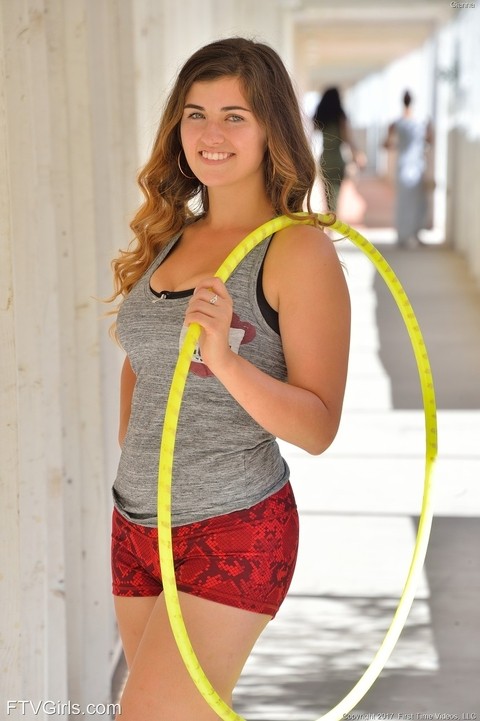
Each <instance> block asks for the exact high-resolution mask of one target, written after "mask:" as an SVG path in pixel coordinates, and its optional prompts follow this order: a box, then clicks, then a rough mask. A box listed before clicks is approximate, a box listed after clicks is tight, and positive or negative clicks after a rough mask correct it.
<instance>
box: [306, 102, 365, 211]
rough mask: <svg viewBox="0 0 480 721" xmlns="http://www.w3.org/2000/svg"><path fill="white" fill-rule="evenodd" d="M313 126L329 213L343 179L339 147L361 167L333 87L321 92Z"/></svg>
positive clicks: (336, 200)
mask: <svg viewBox="0 0 480 721" xmlns="http://www.w3.org/2000/svg"><path fill="white" fill-rule="evenodd" d="M313 124H314V126H315V128H316V129H317V130H320V131H321V133H322V137H323V150H322V155H321V157H320V169H321V172H322V175H323V177H324V180H325V194H326V196H327V203H328V207H329V208H330V210H334V211H335V210H336V209H337V204H338V196H339V194H340V187H341V185H342V182H343V179H344V177H345V167H346V163H345V160H344V158H343V155H342V145H347V146H348V147H349V148H350V151H351V153H352V159H353V161H354V162H355V163H357V165H358V166H359V167H363V166H364V165H365V160H366V158H365V155H364V154H363V153H360V152H359V151H358V150H357V148H356V147H355V143H354V142H353V138H352V131H351V128H350V124H349V122H348V119H347V116H346V114H345V111H344V109H343V107H342V101H341V99H340V93H339V92H338V89H337V88H328V90H325V92H324V94H323V95H322V98H321V100H320V102H319V104H318V106H317V109H316V111H315V115H314V116H313Z"/></svg>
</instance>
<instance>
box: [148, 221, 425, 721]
mask: <svg viewBox="0 0 480 721" xmlns="http://www.w3.org/2000/svg"><path fill="white" fill-rule="evenodd" d="M317 218H318V221H319V222H320V223H321V224H328V223H329V220H330V218H329V216H327V215H318V216H317ZM313 223H314V221H313V219H312V218H311V216H309V215H307V214H306V213H297V214H296V218H295V219H293V218H290V217H287V216H281V217H278V218H275V219H274V220H271V221H269V222H268V223H265V224H264V225H262V226H260V227H259V228H257V229H256V230H254V231H253V232H252V233H250V234H249V235H248V236H247V237H246V238H244V239H243V240H242V241H241V243H239V245H238V246H237V247H236V248H235V249H234V250H233V251H232V252H231V253H230V255H229V256H228V258H227V259H226V260H225V262H224V263H223V264H222V265H221V266H220V268H219V269H218V271H217V272H216V274H215V275H216V276H217V277H218V278H220V279H221V280H222V281H223V282H225V281H226V280H227V278H228V277H229V276H230V274H231V273H232V272H233V270H234V269H235V268H236V267H237V265H238V264H239V263H240V262H241V261H242V260H243V258H245V256H246V255H247V254H248V253H249V252H250V251H251V250H252V249H253V248H254V247H255V246H256V245H258V244H259V243H261V242H262V241H263V240H265V238H267V237H269V236H270V235H272V234H273V233H276V232H277V231H279V230H281V229H282V228H286V227H287V226H289V225H295V224H297V225H298V224H309V225H312V224H313ZM330 227H331V228H332V229H333V230H335V231H337V232H338V233H340V234H341V235H342V236H345V237H347V238H349V239H350V240H351V241H352V243H354V245H356V246H357V247H358V248H360V250H362V251H363V252H364V253H365V254H366V255H367V257H368V258H369V259H370V260H371V261H372V263H373V264H374V266H375V268H376V270H377V271H378V272H379V273H380V275H381V276H382V278H383V280H384V281H385V283H386V284H387V286H388V288H389V290H390V292H391V294H392V296H393V298H394V300H395V302H396V304H397V306H398V308H399V310H400V313H401V315H402V317H403V320H404V323H405V326H406V328H407V331H408V334H409V336H410V341H411V344H412V348H413V351H414V354H415V359H416V362H417V369H418V373H419V377H420V385H421V390H422V397H423V409H424V417H425V440H426V449H425V473H424V488H423V500H422V508H421V513H420V522H419V526H418V531H417V538H416V543H415V548H414V551H413V555H412V560H411V563H410V568H409V571H408V574H407V578H406V581H405V585H404V587H403V591H402V595H401V597H400V600H399V603H398V606H397V610H396V612H395V614H394V616H393V619H392V621H391V624H390V627H389V628H388V630H387V632H386V635H385V637H384V639H383V641H382V643H381V645H380V647H379V649H378V651H377V653H376V654H375V656H374V658H373V660H372V661H371V663H370V665H369V666H368V668H367V669H366V671H365V672H364V673H363V675H362V676H361V677H360V679H359V681H358V682H357V683H356V684H355V686H354V687H353V688H352V689H351V691H350V692H349V693H348V694H347V695H346V696H345V698H344V699H343V700H342V701H340V702H339V703H338V704H337V705H336V706H335V707H334V708H332V709H331V710H330V711H328V712H327V713H326V714H324V715H323V716H321V717H320V718H319V719H317V721H320V720H322V721H340V719H342V718H343V717H344V715H345V714H347V713H348V712H349V711H351V710H352V709H353V708H354V707H355V706H356V705H357V704H358V702H359V701H360V700H361V699H362V698H363V696H364V695H365V694H366V693H367V691H368V690H369V689H370V688H371V686H372V685H373V683H374V682H375V680H376V679H377V678H378V676H379V675H380V673H381V671H382V669H383V667H384V666H385V664H386V662H387V661H388V658H389V657H390V654H391V653H392V651H393V649H394V647H395V644H396V642H397V640H398V638H399V636H400V634H401V632H402V629H403V627H404V625H405V622H406V620H407V617H408V614H409V611H410V608H411V606H412V603H413V599H414V596H415V590H416V586H417V583H418V580H419V577H420V574H421V572H422V567H423V562H424V560H425V554H426V552H427V546H428V540H429V536H430V529H431V525H432V504H431V487H432V469H433V464H434V461H435V458H436V455H437V417H436V415H437V414H436V405H435V392H434V387H433V380H432V374H431V370H430V364H429V360H428V355H427V350H426V347H425V343H424V340H423V337H422V333H421V331H420V328H419V326H418V322H417V320H416V318H415V314H414V312H413V309H412V306H411V304H410V301H409V300H408V298H407V295H406V293H405V291H404V290H403V288H402V286H401V284H400V282H399V280H398V278H397V277H396V276H395V274H394V272H393V270H392V269H391V267H390V266H389V265H388V263H387V261H386V260H385V258H383V256H382V255H381V254H380V253H379V251H378V250H377V249H376V248H375V247H374V246H373V245H372V244H371V243H370V242H369V241H368V240H367V239H366V238H364V237H363V236H362V235H360V233H358V232H357V231H356V230H354V229H353V228H351V227H350V226H349V225H347V224H346V223H342V222H341V221H340V220H337V221H336V222H335V223H334V224H333V225H331V226H330ZM200 332H201V329H200V326H199V325H198V324H196V323H194V324H192V325H191V326H190V327H189V328H188V331H187V333H186V336H185V339H184V342H183V345H182V348H181V349H180V353H179V356H178V361H177V365H176V368H175V371H174V374H173V378H172V383H171V387H170V393H169V397H168V401H167V407H166V411H165V419H164V426H163V433H162V440H161V445H160V459H159V465H158V501H157V512H158V545H159V553H160V565H161V569H162V581H163V587H164V594H165V602H166V606H167V612H168V617H169V620H170V624H171V627H172V631H173V634H174V637H175V641H176V643H177V646H178V649H179V651H180V654H181V656H182V659H183V662H184V664H185V666H186V668H187V670H188V672H189V674H190V676H191V677H192V680H193V681H194V683H195V685H196V687H197V688H198V690H199V691H200V693H201V694H202V696H203V697H204V699H205V701H206V702H207V703H208V704H209V705H210V707H211V708H212V709H213V710H214V711H215V712H216V713H217V714H218V716H219V717H220V718H221V719H223V721H244V719H243V718H242V717H241V716H239V715H238V714H237V713H235V711H234V710H233V709H232V708H230V706H229V705H228V704H226V703H225V701H223V699H221V698H220V696H219V695H218V693H217V692H216V691H215V689H214V688H213V687H212V685H211V684H210V682H209V680H208V678H207V677H206V675H205V673H204V671H203V669H202V667H201V666H200V663H199V661H198V659H197V657H196V655H195V651H194V650H193V647H192V645H191V642H190V639H189V636H188V633H187V629H186V627H185V623H184V620H183V616H182V612H181V609H180V603H179V598H178V591H177V585H176V580H175V570H174V563H173V551H172V529H171V487H172V468H173V456H174V448H175V436H176V431H177V426H178V419H179V414H180V407H181V403H182V398H183V392H184V388H185V384H186V380H187V376H188V371H189V367H190V361H191V358H192V353H193V351H194V348H195V345H196V343H197V341H198V338H199V335H200Z"/></svg>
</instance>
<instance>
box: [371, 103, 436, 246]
mask: <svg viewBox="0 0 480 721" xmlns="http://www.w3.org/2000/svg"><path fill="white" fill-rule="evenodd" d="M412 101H413V98H412V95H411V93H410V91H408V90H406V91H405V92H404V94H403V97H402V104H403V113H402V116H401V117H400V118H399V119H398V120H397V121H396V122H394V123H392V124H391V125H390V126H389V128H388V134H387V137H386V139H385V142H384V144H383V145H384V147H385V148H387V149H391V148H395V149H396V150H397V168H396V193H397V195H396V203H395V228H396V231H397V242H398V245H399V246H400V247H401V248H405V247H406V246H407V245H408V243H409V242H413V243H414V245H417V246H418V245H422V241H421V240H420V238H419V237H418V234H419V232H420V231H421V230H422V228H424V227H425V226H426V224H427V210H428V191H429V188H428V187H427V183H426V181H425V173H426V170H427V161H428V157H427V154H428V150H429V149H430V147H431V145H432V144H433V128H432V125H431V123H430V122H429V121H428V122H421V121H419V120H417V119H416V118H415V116H414V115H413V112H412Z"/></svg>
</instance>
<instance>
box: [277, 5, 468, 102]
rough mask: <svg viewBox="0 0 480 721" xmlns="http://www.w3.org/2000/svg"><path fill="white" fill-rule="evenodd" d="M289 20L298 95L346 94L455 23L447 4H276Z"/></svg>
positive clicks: (452, 13)
mask: <svg viewBox="0 0 480 721" xmlns="http://www.w3.org/2000/svg"><path fill="white" fill-rule="evenodd" d="M280 2H281V4H282V5H284V7H288V8H289V10H290V12H291V17H292V20H293V26H294V31H293V55H294V63H295V75H296V77H297V78H298V80H299V82H300V85H301V87H302V89H303V91H308V90H321V89H322V88H324V87H325V86H326V85H338V86H339V87H342V88H347V87H348V86H349V85H352V84H354V83H355V82H358V80H360V79H362V78H363V77H366V76H367V75H369V74H371V73H372V72H376V71H378V70H380V69H381V68H382V67H384V66H385V65H387V64H388V63H390V62H392V61H393V60H395V59H396V58H399V57H401V56H403V55H406V54H407V53H409V52H411V51H412V50H414V49H415V48H418V47H420V46H421V45H422V44H423V43H424V42H425V40H426V39H427V38H428V37H429V36H431V35H432V34H433V33H434V32H435V31H436V30H438V28H439V27H440V26H441V25H442V24H444V23H445V22H447V21H448V20H450V19H452V17H454V14H455V12H457V11H456V10H454V9H452V8H451V6H450V2H449V0H404V1H403V2H396V1H394V0H376V1H375V0H331V1H330V2H325V1H324V0H280Z"/></svg>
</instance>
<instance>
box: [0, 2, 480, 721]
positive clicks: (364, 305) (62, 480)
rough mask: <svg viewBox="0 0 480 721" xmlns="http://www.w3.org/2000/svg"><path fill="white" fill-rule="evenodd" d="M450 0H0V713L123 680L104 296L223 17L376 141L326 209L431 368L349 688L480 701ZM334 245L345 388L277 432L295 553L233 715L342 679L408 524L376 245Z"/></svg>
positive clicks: (399, 348)
mask: <svg viewBox="0 0 480 721" xmlns="http://www.w3.org/2000/svg"><path fill="white" fill-rule="evenodd" d="M454 5H455V6H458V5H466V4H462V3H449V2H444V0H426V1H425V2H424V3H422V4H419V3H418V2H416V1H415V0H405V2H402V3H396V2H392V3H378V2H375V0H338V2H336V3H335V7H333V6H332V7H330V6H327V4H324V3H318V2H317V1H316V0H264V1H263V2H260V3H259V2H258V0H242V1H241V2H239V1H238V0H202V1H201V2H199V1H198V0H182V2H178V0H102V2H97V0H75V2H67V1H66V0H65V1H64V0H0V84H1V92H0V156H1V157H2V159H3V162H2V163H0V251H1V258H2V261H1V263H0V337H1V339H2V352H1V355H0V376H1V378H2V383H1V388H0V391H1V395H0V455H1V468H0V472H1V478H0V509H1V510H0V513H1V519H0V520H1V522H0V554H1V563H0V597H1V599H2V616H1V619H0V653H1V660H2V663H1V664H0V689H1V691H0V708H1V709H2V711H1V712H0V716H2V717H3V716H5V715H6V711H5V709H6V702H7V701H8V700H14V699H24V700H30V702H31V704H33V706H30V707H28V708H27V713H22V711H21V706H19V707H18V708H17V709H15V710H14V711H11V712H10V713H9V714H8V715H9V717H10V718H14V717H15V714H16V716H17V717H20V716H21V717H22V718H27V719H32V720H33V719H44V720H46V719H47V718H49V717H50V716H51V713H49V710H48V707H45V706H42V705H41V704H42V702H45V701H46V700H55V701H56V702H59V703H61V704H64V706H63V707H62V708H64V709H65V708H68V703H71V704H73V703H76V704H79V706H80V708H82V709H85V708H86V707H87V704H106V703H108V702H110V700H111V698H112V687H113V696H114V697H115V696H116V694H117V692H118V687H119V684H120V683H121V678H122V675H123V667H122V658H121V649H120V643H119V639H118V633H117V629H116V625H115V620H114V614H113V608H112V602H111V595H110V581H109V522H110V514H111V497H110V486H111V483H112V480H113V477H114V474H115V470H116V464H117V462H118V447H117V442H116V426H117V418H118V371H119V367H120V363H121V361H122V356H121V354H120V353H119V351H118V349H117V348H116V347H115V346H114V345H113V344H112V343H111V341H110V340H109V338H108V333H107V327H108V322H107V321H106V320H104V319H102V318H101V316H102V313H103V310H104V307H103V306H101V305H100V304H99V303H98V302H97V300H95V299H96V298H102V297H105V296H107V295H108V294H109V293H110V291H111V274H110V268H109V263H110V259H111V258H112V257H113V256H114V255H116V253H117V249H118V248H119V247H125V246H126V245H127V243H128V241H129V239H130V231H129V227H128V220H129V218H130V217H131V215H132V212H133V209H134V208H135V207H136V206H137V204H138V195H137V188H136V186H135V180H134V179H135V175H136V171H137V169H138V167H139V166H140V165H141V164H142V163H143V161H144V159H145V157H146V154H147V152H148V149H149V147H150V144H151V141H152V137H153V134H154V131H155V126H156V123H157V120H158V116H159V113H160V109H161V104H162V100H163V98H164V97H165V92H166V90H167V88H168V86H169V83H170V81H171V78H172V77H173V75H174V74H175V72H176V69H177V67H178V66H179V65H180V63H181V62H182V61H183V60H184V59H185V57H186V56H188V55H189V54H190V52H192V51H193V50H194V49H196V48H197V47H198V46H199V45H202V44H204V43H206V42H208V41H210V40H212V39H214V38H216V37H219V36H227V35H232V34H243V35H249V36H255V37H257V38H260V37H261V38H262V39H264V40H265V41H267V42H269V43H270V44H272V45H273V46H274V47H275V48H276V49H277V50H278V51H279V53H280V54H281V55H282V57H283V58H284V59H285V62H286V63H287V65H288V67H289V68H290V69H291V71H292V75H293V76H294V77H295V80H296V83H297V87H298V92H299V95H300V96H301V98H302V99H306V98H307V96H308V95H309V93H314V92H316V91H318V90H319V88H320V85H322V84H325V83H326V82H327V81H328V82H336V83H338V84H339V85H341V86H342V88H343V90H344V93H345V97H346V100H347V102H348V108H347V109H348V112H349V115H350V117H351V119H352V124H353V126H354V131H355V133H356V136H357V138H358V140H359V144H360V145H361V146H362V147H364V149H365V151H366V153H367V156H368V158H369V165H368V168H367V171H366V172H365V175H361V176H356V177H355V178H353V179H352V180H351V181H350V182H349V183H347V184H346V186H345V189H344V195H343V198H342V199H341V205H340V208H339V216H340V217H341V218H342V219H343V220H345V221H347V222H349V223H351V224H352V225H353V226H354V227H358V228H359V229H361V230H362V229H363V230H364V232H365V235H367V237H368V238H369V239H370V240H372V241H373V242H375V243H378V247H379V248H380V249H381V251H382V252H384V254H385V256H386V257H387V259H388V260H389V261H390V262H391V264H392V266H393V267H394V269H395V271H396V272H397V274H398V276H399V277H400V279H401V281H402V283H403V284H404V286H405V288H406V290H407V293H408V294H409V296H410V298H411V301H412V303H413V306H414V308H415V311H416V312H417V315H418V319H419V321H420V325H421V328H422V330H423V332H424V335H425V339H426V342H427V347H428V350H429V353H430V356H431V363H432V368H433V375H434V379H435V382H436V390H437V398H438V405H439V415H440V458H439V462H438V468H437V472H436V487H437V491H436V500H435V510H436V519H435V522H434V529H433V537H432V545H431V548H430V552H429V556H428V559H427V565H426V568H425V574H424V577H423V580H422V584H421V588H420V589H419V594H418V600H417V601H416V604H415V606H414V609H413V611H412V614H411V616H410V619H409V624H408V626H407V629H406V631H405V633H404V635H403V636H402V638H401V640H400V643H399V645H398V648H397V649H396V651H395V652H394V655H393V656H392V659H391V662H390V664H389V667H388V668H387V670H386V671H385V672H384V674H383V675H382V677H381V679H380V680H379V681H378V683H377V684H376V685H375V686H374V688H373V689H372V691H371V692H370V693H369V694H368V696H367V697H366V699H365V700H364V701H363V702H362V704H361V706H359V709H357V711H358V710H360V709H361V710H362V711H363V710H365V712H369V713H370V712H371V713H376V714H379V716H378V718H379V721H380V720H381V719H384V718H385V717H384V716H383V717H382V716H381V714H386V713H398V714H404V715H405V714H409V713H411V714H413V718H412V719H411V720H409V721H423V720H422V719H421V718H417V716H416V714H417V713H418V714H420V713H430V714H442V713H443V714H446V713H453V714H457V715H458V719H456V718H455V719H451V721H474V716H473V714H478V713H480V709H479V705H480V704H479V698H480V697H479V694H478V682H477V679H478V672H479V670H480V668H479V657H478V647H479V644H478V629H477V628H475V625H474V608H476V607H477V606H478V598H479V583H480V580H479V568H478V552H477V551H476V549H477V548H478V534H479V530H478V529H479V522H478V516H479V513H480V508H479V495H478V487H477V483H476V480H477V479H478V477H479V463H480V457H479V452H478V431H479V420H480V382H479V381H480V377H479V376H480V337H479V336H480V322H479V320H480V243H479V242H478V240H479V239H478V228H479V227H480V216H479V213H480V204H479V203H478V202H477V201H476V198H477V197H479V192H480V176H479V175H478V170H477V169H478V167H479V162H480V121H479V118H480V96H479V94H478V81H477V78H478V68H479V67H480V42H479V40H480V7H476V8H472V9H466V8H465V9H464V8H462V9H457V8H456V7H455V8H454V7H453V6H454ZM334 39H335V42H334ZM405 77H408V79H409V80H411V81H412V83H414V85H415V87H414V91H416V92H417V91H418V90H420V97H421V99H422V100H421V104H422V111H423V112H424V113H425V114H427V115H428V114H430V115H432V117H434V120H435V126H436V131H437V143H436V151H437V152H436V156H435V168H434V171H435V180H436V183H437V186H436V190H435V199H434V206H433V215H432V229H431V230H429V231H425V233H424V236H423V238H424V240H425V246H422V247H420V248H417V249H413V248H410V249H407V250H405V251H400V250H399V249H397V248H396V246H395V245H394V243H393V238H394V233H393V231H392V228H391V211H392V204H393V196H392V186H391V184H390V182H389V178H390V177H391V167H390V164H389V160H388V159H386V158H385V157H384V155H383V154H382V153H383V151H381V150H380V147H381V144H380V143H381V138H382V136H383V133H384V132H385V128H386V124H387V123H388V122H389V121H390V120H391V117H392V114H393V113H396V112H397V110H398V107H397V106H398V98H399V93H400V91H401V90H402V89H403V82H404V80H403V78H405ZM317 209H318V210H321V209H322V208H321V207H318V208H317ZM338 248H339V252H340V253H341V255H342V259H343V260H344V262H345V267H346V273H347V277H348V282H349V284H350V288H351V293H352V299H353V309H354V328H353V346H352V361H351V373H350V380H349V386H348V392H347V399H346V412H345V417H344V421H343V425H342V428H341V430H340V433H339V436H338V439H337V440H336V442H335V444H334V445H333V447H332V449H331V450H330V451H329V452H328V453H327V454H325V456H324V457H322V458H320V459H311V458H308V457H306V456H304V455H302V454H300V453H298V452H297V451H295V449H292V448H289V447H288V448H285V452H286V453H287V455H288V457H289V459H290V464H291V467H292V476H293V482H294V485H295V491H296V494H297V497H298V502H299V506H300V509H301V514H302V529H303V530H302V549H301V558H300V561H299V567H298V572H297V575H296V578H295V581H294V585H293V587H292V591H291V594H290V597H289V599H288V601H287V603H286V604H285V607H284V609H283V610H282V612H281V614H279V616H278V619H277V620H276V622H275V623H274V624H272V625H271V627H270V628H269V629H268V631H267V633H266V634H265V636H264V638H263V639H262V640H261V641H260V643H259V645H258V648H257V649H256V651H255V653H254V655H253V656H252V658H251V661H250V662H249V664H248V666H247V668H246V669H245V673H244V675H243V677H242V681H241V684H240V686H239V689H238V693H237V706H238V710H239V712H241V713H242V714H244V715H245V716H246V718H248V719H249V721H254V719H265V720H266V721H277V719H278V721H281V720H283V719H287V718H288V719H293V720H295V719H299V720H300V719H312V720H313V719H316V718H317V717H318V716H319V715H320V714H321V713H323V712H324V711H325V710H327V709H328V708H329V707H331V706H332V705H333V704H335V703H336V702H337V701H338V700H339V699H340V698H341V697H342V696H343V695H344V694H345V693H346V691H348V690H349V688H350V687H351V686H352V684H353V683H354V682H355V680H356V679H357V678H358V677H359V675H360V673H361V671H362V669H363V668H364V667H365V666H366V665H367V664H368V662H369V660H370V658H371V655H372V653H373V652H374V651H375V649H376V648H377V647H378V643H379V641H380V640H381V638H382V636H383V634H384V631H385V629H386V627H387V626H388V623H389V621H390V618H391V614H392V611H393V610H394V607H395V604H396V602H397V599H398V596H399V593H400V591H401V586H402V583H403V579H404V577H405V572H406V568H407V565H408V561H409V557H410V553H411V548H412V544H413V540H414V530H415V524H416V521H417V518H418V512H419V508H420V494H421V479H422V470H423V459H422V454H423V436H422V416H421V406H420V393H419V388H418V381H417V378H416V370H415V367H414V363H413V357H412V355H411V353H410V351H409V348H408V340H407V336H406V333H405V331H404V329H403V327H402V324H401V321H400V319H399V316H398V314H397V311H396V309H395V307H394V305H393V302H392V301H391V299H390V297H389V295H388V292H387V290H386V288H385V287H384V285H383V282H382V281H381V280H380V278H379V277H377V276H376V275H375V273H374V271H373V268H372V267H371V266H370V264H369V261H368V260H367V259H366V258H364V257H363V255H361V254H360V252H359V251H357V250H356V249H354V248H353V247H352V246H350V245H349V244H348V243H347V242H344V241H342V242H340V243H339V245H338ZM39 703H40V706H39ZM65 704H67V705H66V706H65ZM34 708H39V709H40V710H39V711H38V712H35V713H34V711H33V709H34ZM99 716H100V714H99ZM57 717H60V718H68V713H67V711H65V712H62V713H58V714H57ZM103 717H104V716H103ZM73 718H75V715H71V719H73ZM437 718H438V721H441V716H434V717H433V719H432V721H436V719H437ZM400 719H401V721H407V720H406V719H405V717H404V718H403V719H402V717H400Z"/></svg>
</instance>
